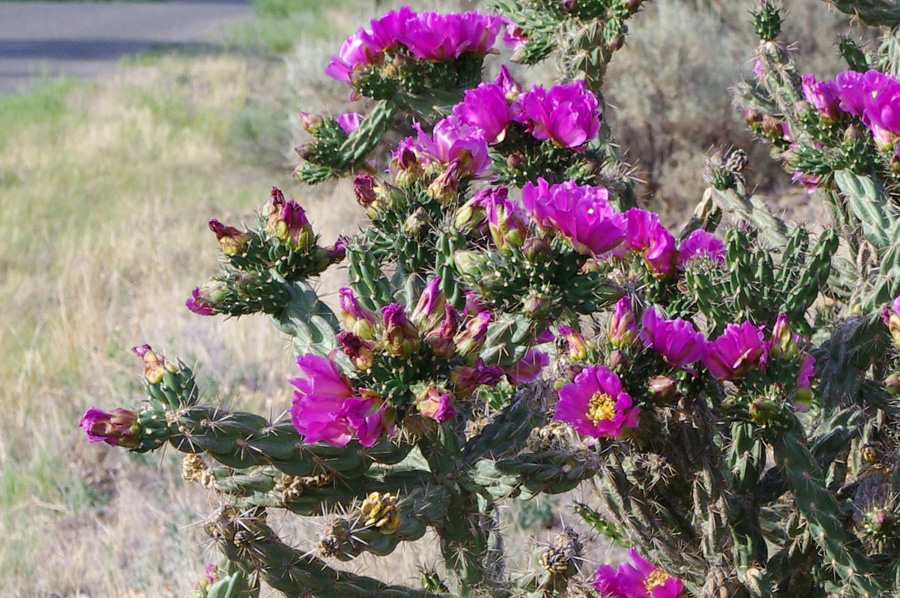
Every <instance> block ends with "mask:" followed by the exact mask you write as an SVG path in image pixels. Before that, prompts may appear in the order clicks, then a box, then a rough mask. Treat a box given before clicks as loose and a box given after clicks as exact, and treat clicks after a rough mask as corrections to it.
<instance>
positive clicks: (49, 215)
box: [0, 0, 838, 598]
mask: <svg viewBox="0 0 900 598" xmlns="http://www.w3.org/2000/svg"><path fill="white" fill-rule="evenodd" d="M0 1H3V0H0ZM253 4H254V8H255V11H256V16H255V17H254V18H253V19H251V20H249V21H247V22H244V23H240V24H237V25H235V26H234V27H232V28H231V29H230V30H229V31H227V32H226V34H225V35H224V37H223V39H222V43H221V50H216V51H213V50H211V49H210V48H205V49H202V50H185V51H179V50H178V49H177V48H161V49H158V50H155V51H153V52H149V53H147V54H144V55H141V56H138V57H132V58H129V59H127V60H126V61H124V62H123V65H122V69H121V71H120V73H119V74H117V75H116V76H114V77H111V78H108V79H104V80H102V81H99V82H92V83H77V82H72V81H53V80H48V81H45V82H43V83H41V84H40V85H39V86H38V87H37V88H36V89H35V90H34V91H32V92H29V93H26V94H21V95H15V96H2V97H0V239H2V240H3V241H2V245H0V306H2V309H0V346H2V348H3V354H4V358H3V359H2V360H0V405H2V407H3V409H2V410H0V536H2V537H3V538H4V541H3V542H2V543H0V571H3V572H4V583H3V584H2V585H0V598H7V597H10V598H11V597H19V596H30V597H35V598H38V597H50V596H54V597H76V596H95V597H96V596H116V597H130V598H139V597H147V598H167V597H169V596H172V597H174V596H183V595H184V592H185V589H186V588H190V587H191V586H192V584H194V583H195V581H196V580H195V579H194V576H195V575H196V572H198V571H202V570H203V566H204V565H205V563H204V562H200V561H199V560H198V559H199V558H201V557H200V556H198V555H197V554H195V553H194V552H193V551H192V550H190V549H191V548H192V547H193V546H196V545H197V544H198V543H201V542H202V541H203V539H204V538H205V534H204V533H203V530H202V529H201V528H200V527H199V525H198V518H199V514H200V513H203V512H206V511H208V508H207V497H206V494H205V491H204V490H203V489H202V488H201V487H200V486H199V485H197V484H191V485H186V484H184V483H183V482H182V481H181V479H180V475H179V472H180V462H179V459H178V457H177V456H175V455H174V454H168V455H166V456H165V457H164V458H163V460H162V463H160V462H159V461H158V460H157V459H156V458H155V457H154V458H146V457H142V456H124V457H123V456H122V455H121V454H120V451H115V450H112V449H109V450H104V448H103V447H98V446H95V445H88V444H87V443H85V442H84V441H83V433H81V431H80V430H79V429H77V428H76V423H77V420H78V417H79V416H80V414H81V413H83V412H84V410H85V408H86V407H88V406H90V405H98V406H112V405H116V404H127V403H129V402H131V401H129V400H127V399H128V398H129V397H133V396H138V395H139V394H140V389H139V379H138V372H139V370H140V368H139V365H138V364H139V362H138V359H137V358H136V357H134V356H133V355H131V354H130V352H129V349H130V347H132V346H135V345H141V344H143V343H150V344H152V345H153V347H154V349H157V350H159V351H160V352H161V353H163V354H166V353H167V350H169V349H171V351H170V352H171V353H172V354H177V355H179V356H181V357H182V358H186V359H188V360H190V359H193V358H195V359H197V360H201V361H202V362H203V364H204V367H203V370H202V371H200V372H199V375H200V377H201V380H202V381H203V384H202V387H203V388H204V389H205V392H207V393H209V394H211V395H213V396H218V397H221V399H222V400H223V401H224V402H225V403H229V402H230V401H232V399H230V397H232V396H238V395H239V396H241V397H243V398H242V400H243V401H250V402H252V405H247V407H248V408H251V407H252V408H253V409H255V410H260V409H262V410H269V411H270V412H271V413H273V414H275V415H277V414H279V413H281V412H282V411H283V410H284V409H285V408H286V407H287V406H288V405H289V403H290V396H291V388H290V386H289V385H287V384H286V383H285V380H286V378H287V377H288V376H289V375H292V374H294V371H293V364H292V363H291V359H290V351H289V350H288V349H287V347H285V350H284V351H282V353H281V355H280V358H279V359H278V360H276V361H274V362H273V361H272V360H271V358H270V357H269V356H270V355H271V353H272V352H271V347H273V346H279V345H280V344H283V340H282V339H281V338H279V337H278V335H277V334H276V333H274V332H273V331H272V330H271V328H270V327H265V326H252V325H248V323H247V322H243V321H241V320H232V321H227V322H223V321H221V320H220V319H215V318H208V319H204V318H199V317H197V316H195V315H193V314H191V313H189V312H188V311H187V310H186V309H184V307H183V303H184V299H185V298H186V297H187V296H188V295H189V293H190V289H191V288H193V287H194V286H196V285H197V284H200V283H201V282H203V281H204V280H205V278H206V277H207V276H208V275H210V274H211V272H209V271H208V264H209V263H210V262H211V261H212V260H213V256H215V255H216V254H217V244H216V243H215V242H214V241H213V240H212V239H211V237H212V233H209V232H208V231H206V221H207V220H208V219H209V218H210V217H216V218H218V219H220V220H222V221H224V222H239V221H241V220H244V221H249V220H250V219H252V218H255V215H254V211H255V210H257V209H259V208H261V207H262V205H263V204H264V202H265V200H266V198H267V197H268V194H269V190H270V189H271V187H272V185H276V186H278V187H279V188H281V189H283V190H284V191H285V195H286V196H288V197H295V198H296V199H297V200H298V201H299V202H300V203H301V204H302V205H303V206H304V207H305V208H307V209H308V211H309V214H310V217H311V220H312V222H313V223H314V225H315V226H316V230H317V231H318V232H321V234H322V235H323V241H324V242H325V243H326V244H330V243H331V242H332V241H333V239H334V237H335V236H336V235H337V234H338V233H339V232H341V230H344V229H346V230H350V229H352V228H353V227H354V226H355V223H356V222H357V220H358V219H359V218H360V216H361V210H359V209H358V208H357V207H356V204H355V202H354V201H353V194H352V191H351V190H350V189H349V187H347V186H342V185H337V186H334V185H324V186H321V187H317V188H314V189H303V188H301V187H300V186H299V185H298V184H297V183H296V182H295V181H293V180H292V179H291V177H290V173H291V169H292V166H293V165H294V155H293V151H292V149H291V148H292V147H294V146H295V145H297V144H298V143H299V138H300V137H301V135H302V131H301V128H300V126H299V123H298V119H297V117H296V115H297V112H298V110H299V109H300V108H301V107H303V108H305V109H306V110H310V111H314V112H326V113H331V114H334V113H337V112H339V111H346V110H347V109H348V106H347V105H346V104H336V103H334V102H335V100H334V99H333V98H343V97H345V96H344V94H345V93H346V89H345V87H344V86H343V85H341V84H336V83H335V82H333V81H331V80H329V79H327V78H326V77H325V75H324V74H323V73H322V68H323V66H324V64H325V62H326V61H327V58H328V56H329V55H330V54H332V53H333V52H335V51H336V50H337V48H338V46H339V44H340V42H341V41H342V40H343V38H344V37H345V36H346V35H347V34H348V33H349V32H351V31H352V30H353V29H355V27H357V26H358V24H359V23H361V22H363V21H364V19H365V18H366V17H367V16H370V15H374V14H375V13H376V10H377V11H379V12H380V11H381V10H386V9H387V8H389V7H390V6H389V5H388V4H389V3H387V2H384V3H382V6H380V7H379V8H377V9H376V5H375V2H373V1H372V0H341V2H335V3H325V2H321V1H320V0H293V1H292V0H259V1H257V2H254V3H253ZM411 4H414V5H415V6H416V7H417V8H429V7H430V8H434V7H435V6H436V5H435V4H434V3H426V2H411ZM786 4H788V7H789V8H791V10H792V11H793V12H794V13H795V14H801V15H806V14H810V15H815V17H812V16H810V17H808V19H810V26H813V25H814V26H816V27H833V26H834V24H835V23H836V22H837V20H838V17H836V16H834V15H832V14H829V13H828V12H827V11H826V10H825V9H824V8H823V7H822V6H820V5H821V3H820V2H815V3H814V2H813V0H797V1H793V2H787V3H786ZM475 5H476V3H473V2H454V3H449V4H448V3H445V4H443V5H442V6H443V7H444V8H445V9H446V8H453V9H458V8H471V7H474V6H475ZM713 8H715V7H713ZM746 8H747V7H742V8H741V11H737V9H734V8H730V7H726V8H722V9H718V8H717V9H716V10H718V11H719V12H718V13H716V14H718V15H720V16H719V17H711V16H709V12H708V11H709V10H710V7H709V6H707V5H706V3H703V6H697V7H692V6H690V3H676V2H669V1H666V0H661V1H660V2H659V4H658V6H655V7H654V8H652V9H651V10H650V11H648V14H647V15H642V16H645V17H646V19H643V20H642V19H638V21H639V22H640V21H644V22H646V27H645V28H642V29H639V30H636V31H634V32H633V33H634V35H633V37H631V38H629V41H628V44H629V45H630V46H629V48H628V49H627V51H625V52H623V55H622V61H623V68H622V71H621V72H630V73H632V76H633V77H638V78H641V77H643V79H637V80H633V81H632V80H625V79H624V78H623V79H622V80H620V81H615V82H613V84H612V87H611V89H612V96H611V97H610V98H607V99H608V100H610V104H611V105H612V106H613V108H612V109H611V118H612V119H613V120H614V121H615V120H616V119H618V122H619V123H621V127H620V130H621V134H622V136H623V140H625V141H627V143H624V145H627V146H628V147H632V148H635V147H636V148H642V150H641V151H642V154H641V155H640V156H632V158H633V159H636V160H638V161H639V164H638V171H637V172H638V174H639V175H640V176H642V178H644V179H645V180H646V181H647V185H648V186H647V189H648V191H653V192H655V193H656V194H657V196H658V197H661V198H666V199H665V201H669V202H672V206H673V207H672V208H671V210H672V218H675V217H677V216H676V215H677V214H678V213H679V212H678V210H679V209H681V208H679V206H680V205H683V203H684V201H685V200H686V199H688V198H690V199H691V200H693V199H695V198H694V197H693V194H694V193H695V190H694V189H693V187H690V186H686V185H687V183H685V182H684V181H687V180H690V181H692V184H693V182H696V181H698V180H699V179H698V177H696V168H697V167H698V166H700V165H702V156H703V154H704V153H705V151H706V150H707V149H708V148H709V146H710V145H711V144H713V143H735V144H740V143H744V142H746V139H747V138H746V137H743V136H742V135H743V134H742V133H740V130H741V126H740V124H739V118H738V117H737V116H735V115H734V114H733V112H731V111H729V106H730V98H729V96H728V94H727V91H726V90H725V89H724V87H723V86H727V85H730V84H731V83H733V82H734V81H736V80H737V78H738V75H739V73H738V72H731V71H728V72H724V71H723V72H714V73H711V75H710V77H709V79H708V81H706V85H707V86H708V89H706V90H704V91H703V93H698V92H697V90H696V89H693V90H692V94H690V95H691V97H695V98H696V97H704V95H703V94H708V95H707V96H706V97H708V98H709V103H708V104H701V105H697V106H683V105H680V104H678V103H677V102H662V103H660V102H656V103H654V102H653V101H652V100H654V98H658V99H665V98H668V99H670V100H671V99H672V98H673V97H677V94H678V93H679V90H680V89H683V88H684V86H686V85H692V86H693V85H695V81H696V80H695V79H684V78H683V77H682V76H681V75H679V68H675V65H670V66H672V68H669V69H666V68H664V63H665V59H668V60H669V61H670V62H671V57H672V56H679V57H682V58H683V60H681V61H680V62H679V63H678V65H677V66H678V67H680V72H690V71H689V68H690V61H691V60H696V61H697V62H698V63H699V61H700V59H701V56H699V55H700V54H702V55H703V56H702V58H703V59H706V58H708V55H709V54H710V53H716V52H718V51H720V50H721V48H719V47H708V48H707V47H698V46H696V45H695V44H697V43H699V42H698V41H697V40H698V39H703V40H706V41H704V43H711V41H710V40H711V39H716V36H717V35H719V38H718V39H719V41H720V43H721V44H723V46H722V47H724V48H726V49H727V52H728V53H730V54H728V55H727V56H726V55H723V58H722V61H723V64H726V63H727V64H735V60H733V59H732V56H733V55H734V54H735V53H742V52H743V53H745V55H746V53H748V52H749V48H751V47H752V44H751V43H749V41H746V40H750V39H751V37H752V33H751V32H749V31H743V30H740V29H728V28H727V27H724V28H723V27H720V25H722V23H724V22H732V19H737V18H739V17H740V18H741V20H740V23H741V24H742V25H741V26H744V25H743V24H744V23H745V22H746V19H744V18H743V16H744V15H743V12H742V11H744V10H746ZM805 11H811V12H809V13H807V12H805ZM737 12H740V13H741V14H740V15H736V13H737ZM716 18H719V19H720V20H715V19H716ZM814 18H815V19H817V20H815V21H813V19H814ZM664 22H667V23H672V22H677V23H682V24H683V27H684V28H690V29H691V30H699V31H708V32H716V31H718V32H720V33H721V35H720V33H710V34H709V35H694V34H691V35H685V34H684V31H682V32H681V34H680V35H678V34H676V33H675V32H674V31H671V30H667V29H666V27H662V26H660V24H661V23H664ZM735 22H737V21H735ZM667 31H668V33H667ZM662 35H666V36H668V38H671V39H668V38H667V39H668V41H667V42H666V43H665V45H663V44H662V43H661V42H660V41H659V40H656V41H655V42H654V43H652V44H651V43H648V44H647V47H648V48H661V47H665V48H666V49H667V57H664V56H651V55H648V54H647V53H646V52H644V53H642V47H643V45H642V43H641V40H642V39H644V38H645V37H647V36H662ZM819 37H820V38H821V37H822V36H821V35H819ZM801 49H802V48H801ZM827 51H830V49H829V48H825V49H822V48H811V49H810V53H813V52H818V53H820V54H821V53H825V52H827ZM835 56H836V53H835ZM692 57H694V58H692ZM738 63H740V61H738ZM637 64H641V65H644V66H645V67H646V68H645V69H643V70H642V69H637V68H635V66H634V65H637ZM744 64H746V68H747V69H749V68H752V62H749V61H744ZM834 64H837V59H836V58H835V59H834ZM815 66H816V68H820V71H819V72H821V74H822V76H827V75H830V74H831V73H830V72H828V70H827V69H828V65H827V64H825V65H818V64H817V65H815ZM686 69H687V70H686ZM615 74H616V71H615V70H614V71H611V74H610V76H611V77H615ZM523 76H525V77H526V78H527V77H531V78H535V79H537V78H540V76H541V73H539V72H524V73H523ZM636 89H642V90H647V89H650V90H651V91H652V92H653V93H648V92H646V91H641V92H637V91H636ZM714 94H715V95H714ZM639 100H646V101H643V102H642V101H639ZM329 102H330V103H329ZM710 114H715V115H716V118H715V119H708V120H706V121H700V120H699V117H701V116H708V115H710ZM615 127H616V126H614V130H616V128H615ZM722 131H725V132H726V136H725V137H724V138H723V137H722V135H721V132H722ZM648 132H649V133H648ZM650 133H652V134H650ZM642 143H643V144H644V145H643V146H642ZM753 166H754V168H756V169H757V170H758V171H759V173H760V180H759V184H761V185H763V186H764V187H766V188H768V189H771V190H772V191H773V192H775V191H778V192H780V191H781V190H783V189H784V187H785V185H786V183H785V181H784V180H783V179H776V178H772V177H774V175H771V177H770V176H769V173H773V172H775V170H774V169H769V167H768V165H767V164H765V162H763V161H762V157H761V156H760V157H759V162H758V163H754V164H753ZM688 169H689V170H690V175H688V174H687V170H688ZM322 284H323V287H324V288H325V289H326V290H329V289H330V290H336V289H337V288H338V286H340V281H337V280H326V281H323V282H322ZM247 397H249V399H248V398H247ZM161 472H162V473H163V474H164V475H162V476H161V475H160V473H161ZM150 497H152V499H150ZM519 520H521V521H531V522H532V523H526V524H524V525H526V526H539V525H553V523H554V521H556V515H554V514H553V512H552V509H551V508H550V506H549V505H547V504H540V505H538V506H536V507H534V508H533V509H532V510H531V511H528V512H526V513H524V514H521V516H520V517H519ZM534 521H539V522H540V523H539V524H535V523H533V522H534ZM297 533H312V531H311V530H305V531H304V530H298V532H297ZM160 555H163V557H162V558H160ZM400 559H401V560H402V563H400V565H399V566H398V569H397V571H396V573H395V574H396V575H398V576H401V577H402V576H407V577H408V576H409V575H415V574H416V560H415V556H414V555H409V554H407V555H405V556H401V557H400Z"/></svg>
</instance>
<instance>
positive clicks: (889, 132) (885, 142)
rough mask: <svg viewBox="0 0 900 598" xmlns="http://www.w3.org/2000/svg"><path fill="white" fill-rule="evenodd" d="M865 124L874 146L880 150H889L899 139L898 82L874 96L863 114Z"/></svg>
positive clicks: (899, 93)
mask: <svg viewBox="0 0 900 598" xmlns="http://www.w3.org/2000/svg"><path fill="white" fill-rule="evenodd" d="M863 122H865V123H866V124H867V125H868V127H869V129H871V131H872V137H874V139H875V143H876V145H878V147H880V148H881V149H891V148H893V145H894V144H895V143H896V142H897V139H898V138H900V82H897V81H893V82H892V85H890V86H889V87H888V88H886V89H884V90H883V91H881V92H880V93H878V94H877V95H874V96H873V97H872V99H871V101H870V103H869V105H868V106H867V107H866V109H865V111H864V113H863Z"/></svg>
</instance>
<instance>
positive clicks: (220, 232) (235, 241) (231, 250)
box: [209, 218, 250, 255]
mask: <svg viewBox="0 0 900 598" xmlns="http://www.w3.org/2000/svg"><path fill="white" fill-rule="evenodd" d="M209 230H211V231H212V232H214V233H216V240H218V241H219V245H221V246H222V252H223V253H224V254H225V255H236V254H238V253H241V252H243V251H244V247H246V246H247V242H248V241H249V240H250V237H248V236H247V234H246V233H244V232H242V231H240V230H238V229H236V228H235V227H233V226H225V225H224V224H222V223H221V222H219V221H218V220H216V219H215V218H210V220H209Z"/></svg>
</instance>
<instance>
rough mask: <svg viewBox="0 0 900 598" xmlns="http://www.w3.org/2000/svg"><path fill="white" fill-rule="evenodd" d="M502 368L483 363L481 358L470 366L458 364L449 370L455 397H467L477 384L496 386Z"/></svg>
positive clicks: (501, 375) (501, 373)
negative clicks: (458, 365)
mask: <svg viewBox="0 0 900 598" xmlns="http://www.w3.org/2000/svg"><path fill="white" fill-rule="evenodd" d="M503 374H504V372H503V368H501V367H499V366H496V365H492V366H487V365H485V363H484V361H482V360H481V358H479V359H477V360H476V361H475V364H474V365H473V366H472V367H469V366H460V367H458V368H456V369H454V370H453V371H452V372H450V380H451V381H452V382H453V385H454V387H455V388H456V396H457V397H468V396H470V395H471V394H472V392H474V391H475V389H477V388H478V387H479V386H496V385H497V383H498V382H500V380H501V379H502V378H503Z"/></svg>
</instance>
